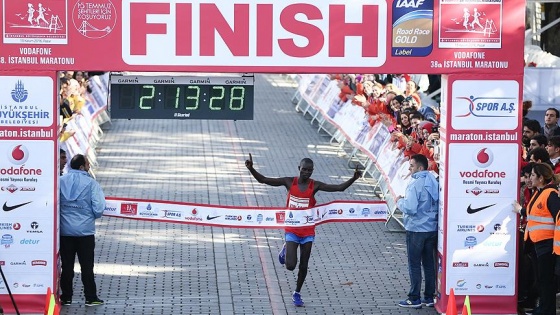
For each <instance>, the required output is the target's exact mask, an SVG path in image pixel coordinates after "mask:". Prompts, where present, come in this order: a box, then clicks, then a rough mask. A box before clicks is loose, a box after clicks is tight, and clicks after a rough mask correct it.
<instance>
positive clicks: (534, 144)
mask: <svg viewBox="0 0 560 315" xmlns="http://www.w3.org/2000/svg"><path fill="white" fill-rule="evenodd" d="M547 143H548V140H547V139H546V137H545V136H544V135H543V134H538V135H536V136H534V137H533V138H531V140H529V150H533V149H536V148H545V147H546V144H547Z"/></svg>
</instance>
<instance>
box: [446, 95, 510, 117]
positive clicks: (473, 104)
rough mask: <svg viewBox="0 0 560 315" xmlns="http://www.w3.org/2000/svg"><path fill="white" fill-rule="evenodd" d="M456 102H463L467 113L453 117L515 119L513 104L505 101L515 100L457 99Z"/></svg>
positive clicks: (501, 98)
mask: <svg viewBox="0 0 560 315" xmlns="http://www.w3.org/2000/svg"><path fill="white" fill-rule="evenodd" d="M456 99H458V100H465V103H466V105H467V107H468V111H467V112H466V113H465V114H461V115H455V117H468V116H471V115H472V116H474V117H515V115H516V112H515V103H514V102H511V101H510V102H507V101H506V100H515V99H514V98H512V97H474V96H472V95H471V96H469V97H464V96H460V97H457V98H456Z"/></svg>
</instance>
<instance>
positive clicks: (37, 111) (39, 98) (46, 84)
mask: <svg viewBox="0 0 560 315" xmlns="http://www.w3.org/2000/svg"><path fill="white" fill-rule="evenodd" d="M53 90H54V82H53V79H52V78H50V77H29V76H0V126H1V127H18V128H17V131H19V132H17V134H15V135H10V134H8V133H7V132H6V131H3V133H6V134H5V135H2V134H0V136H1V137H18V136H19V137H32V135H31V134H30V132H29V130H26V131H27V132H25V133H24V132H23V130H20V128H21V127H50V126H52V125H53V124H55V123H56V121H57V120H56V119H57V118H56V116H54V115H53V112H52V109H53V104H52V100H53V98H52V95H53ZM44 133H45V134H44V136H41V135H40V132H39V134H38V135H37V136H38V137H41V138H52V137H53V134H52V133H48V132H47V130H45V131H44ZM20 134H21V135H20Z"/></svg>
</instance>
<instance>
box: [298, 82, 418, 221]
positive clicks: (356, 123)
mask: <svg viewBox="0 0 560 315" xmlns="http://www.w3.org/2000/svg"><path fill="white" fill-rule="evenodd" d="M290 77H291V78H292V79H293V80H294V81H295V82H297V84H298V88H297V90H296V92H295V94H294V96H293V97H292V102H293V103H295V105H296V110H297V111H298V112H301V113H302V114H303V115H304V116H305V115H309V116H310V117H311V124H315V123H316V125H317V132H321V131H323V132H326V133H327V134H329V135H330V136H331V140H330V141H331V143H338V145H339V147H340V149H341V150H347V151H349V152H347V153H348V155H349V160H348V163H350V162H352V161H354V162H356V163H359V164H361V165H362V166H363V167H364V172H363V176H364V177H365V176H371V178H372V180H373V182H374V192H373V193H374V194H376V195H377V196H378V197H379V198H381V199H382V200H384V201H385V202H386V203H387V206H388V211H387V218H386V222H385V225H386V226H388V225H389V223H390V222H391V221H394V222H396V223H398V224H399V225H400V226H401V227H404V225H403V222H402V212H401V211H400V210H399V209H398V208H397V206H396V203H395V202H394V200H395V197H397V196H400V195H404V193H405V190H406V186H407V184H408V182H409V181H410V174H409V173H410V172H409V170H408V163H406V160H405V156H404V154H403V152H402V150H399V149H397V148H396V147H395V145H394V144H393V143H392V142H391V141H390V138H391V133H390V131H389V129H388V127H387V126H385V125H384V124H383V123H376V124H374V125H373V126H370V124H369V122H368V119H367V118H368V117H367V115H366V113H365V112H364V110H363V108H362V107H360V106H355V105H353V104H352V102H351V100H348V101H346V102H344V101H342V100H341V99H340V97H339V93H340V88H339V87H338V83H337V81H336V80H331V78H330V77H329V76H327V75H325V74H313V75H306V74H303V75H290Z"/></svg>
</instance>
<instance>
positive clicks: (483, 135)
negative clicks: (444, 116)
mask: <svg viewBox="0 0 560 315" xmlns="http://www.w3.org/2000/svg"><path fill="white" fill-rule="evenodd" d="M519 90H520V87H519V82H517V81H515V80H457V81H455V82H453V85H452V95H453V97H452V98H451V127H452V128H453V129H454V130H477V131H479V133H478V134H470V133H464V134H461V135H450V136H451V140H456V141H508V142H509V141H511V142H516V141H517V133H515V132H511V133H504V134H500V133H495V132H491V130H511V131H515V130H516V129H517V127H518V124H519V119H518V118H519V112H520V105H521V102H520V101H519ZM480 126H484V128H482V129H481V128H480Z"/></svg>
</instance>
